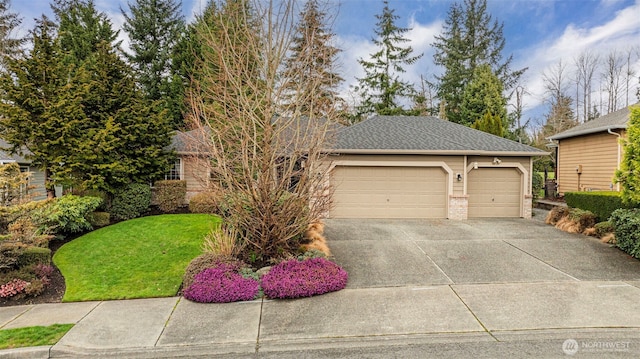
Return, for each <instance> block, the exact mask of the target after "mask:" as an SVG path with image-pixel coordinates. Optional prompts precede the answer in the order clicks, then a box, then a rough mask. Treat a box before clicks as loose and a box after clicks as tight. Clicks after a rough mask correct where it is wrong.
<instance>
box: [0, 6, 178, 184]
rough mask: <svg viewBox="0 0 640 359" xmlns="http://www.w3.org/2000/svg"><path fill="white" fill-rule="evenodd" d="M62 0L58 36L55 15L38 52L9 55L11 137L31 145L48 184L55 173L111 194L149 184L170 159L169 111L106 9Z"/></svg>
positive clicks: (18, 145)
mask: <svg viewBox="0 0 640 359" xmlns="http://www.w3.org/2000/svg"><path fill="white" fill-rule="evenodd" d="M56 6H57V7H56V9H55V10H56V14H57V16H58V19H59V20H60V24H59V27H58V32H57V36H56V32H55V25H54V24H53V23H52V22H51V21H49V20H48V19H46V18H45V19H43V20H42V21H40V22H39V23H38V25H37V27H36V29H35V30H34V31H33V32H32V33H33V47H32V50H31V52H30V53H29V54H28V56H26V57H25V58H24V59H23V60H17V61H12V62H10V71H8V72H7V73H6V74H5V75H4V76H3V77H2V81H1V82H0V84H1V85H2V90H3V91H4V92H5V93H6V94H7V96H6V99H7V101H4V102H2V103H1V104H0V111H1V112H0V114H1V115H2V116H0V118H1V119H2V121H0V126H1V130H2V131H3V133H4V134H5V136H4V137H5V140H6V141H7V142H8V143H9V144H10V145H11V146H12V148H11V150H12V151H13V152H20V151H22V149H23V148H25V149H27V150H29V151H30V152H31V154H29V157H30V158H31V159H32V161H33V163H34V164H35V165H37V166H40V167H41V168H42V169H44V171H45V173H46V175H47V182H48V184H49V185H48V190H49V191H51V189H52V188H51V186H50V183H51V181H52V180H53V181H55V182H57V183H63V184H68V185H73V186H74V187H76V188H78V187H79V188H93V189H99V190H104V191H107V192H111V193H113V191H115V190H116V189H117V188H119V187H121V186H124V185H127V184H129V183H131V182H142V183H148V182H149V181H151V180H153V179H154V178H157V177H158V176H159V175H161V174H162V173H164V171H165V170H166V168H167V167H168V164H169V158H170V156H171V154H170V153H166V152H165V151H164V148H165V147H166V146H167V145H168V144H169V142H170V137H169V131H170V128H169V126H168V124H167V121H166V119H165V116H162V114H161V113H158V112H157V111H155V110H154V109H153V107H152V106H150V105H149V104H148V103H147V102H146V101H144V100H143V97H142V94H141V93H140V91H139V90H138V89H137V87H136V84H135V82H134V80H133V78H134V77H133V71H132V69H131V68H130V67H128V65H127V64H125V63H124V62H123V61H122V60H121V59H120V57H119V55H118V48H117V46H116V45H114V44H113V43H112V42H111V41H112V40H111V41H110V39H114V38H115V37H114V36H113V35H114V34H115V33H114V32H113V31H112V30H111V28H110V25H109V24H108V21H107V20H106V16H105V15H104V14H102V13H99V12H97V11H96V10H95V7H94V6H93V3H92V2H90V1H89V2H82V1H77V0H74V1H70V2H65V3H64V4H63V3H62V2H61V1H59V2H58V3H57V4H56ZM67 6H68V7H67ZM83 30H84V31H83ZM83 41H84V42H83ZM49 193H50V194H51V192H49Z"/></svg>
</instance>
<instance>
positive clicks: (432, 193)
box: [330, 166, 447, 218]
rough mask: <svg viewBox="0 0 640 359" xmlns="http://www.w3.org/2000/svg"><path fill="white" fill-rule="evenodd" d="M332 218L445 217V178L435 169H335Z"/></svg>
mask: <svg viewBox="0 0 640 359" xmlns="http://www.w3.org/2000/svg"><path fill="white" fill-rule="evenodd" d="M331 183H332V185H333V189H334V194H333V208H332V210H331V214H330V216H331V217H332V218H446V216H447V206H446V203H447V202H446V200H447V185H446V184H447V176H446V173H445V172H444V170H443V169H442V168H435V167H370V166H362V167H360V166H338V167H336V168H334V169H333V171H332V174H331Z"/></svg>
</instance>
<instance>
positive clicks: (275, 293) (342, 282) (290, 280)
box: [262, 258, 348, 299]
mask: <svg viewBox="0 0 640 359" xmlns="http://www.w3.org/2000/svg"><path fill="white" fill-rule="evenodd" d="M347 279H348V275H347V272H346V271H345V270H344V269H342V268H340V267H339V266H338V265H337V264H335V263H333V262H331V261H329V260H327V259H326V258H314V259H308V260H304V261H298V260H295V259H293V260H287V261H284V262H281V263H279V264H277V265H275V266H273V267H272V268H271V270H270V271H269V272H268V273H267V274H265V275H264V276H263V277H262V289H263V290H264V294H265V295H266V296H267V297H269V298H282V299H284V298H299V297H311V296H313V295H318V294H324V293H328V292H333V291H337V290H341V289H343V288H344V287H345V286H346V285H347Z"/></svg>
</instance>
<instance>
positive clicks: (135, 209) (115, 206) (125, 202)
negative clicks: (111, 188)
mask: <svg viewBox="0 0 640 359" xmlns="http://www.w3.org/2000/svg"><path fill="white" fill-rule="evenodd" d="M150 204H151V187H149V185H146V184H143V183H132V184H130V185H128V186H126V187H125V188H123V189H120V190H118V191H116V193H115V194H114V196H113V200H112V201H111V208H110V212H111V216H112V217H113V218H114V219H116V220H120V221H125V220H127V219H133V218H137V217H140V216H141V215H142V214H143V213H144V212H146V211H147V210H148V209H149V205H150Z"/></svg>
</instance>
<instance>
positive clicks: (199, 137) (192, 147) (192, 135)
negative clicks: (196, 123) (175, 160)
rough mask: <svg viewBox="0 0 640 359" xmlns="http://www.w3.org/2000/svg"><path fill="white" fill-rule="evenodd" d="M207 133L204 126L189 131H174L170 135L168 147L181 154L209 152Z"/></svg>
mask: <svg viewBox="0 0 640 359" xmlns="http://www.w3.org/2000/svg"><path fill="white" fill-rule="evenodd" d="M208 140H210V138H209V133H208V131H207V130H205V129H204V128H201V129H195V130H191V131H186V132H182V131H175V132H174V133H173V136H171V144H170V145H169V148H170V149H173V150H174V151H176V153H178V154H181V155H200V154H204V153H208V152H209V146H208V145H207V141H208Z"/></svg>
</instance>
